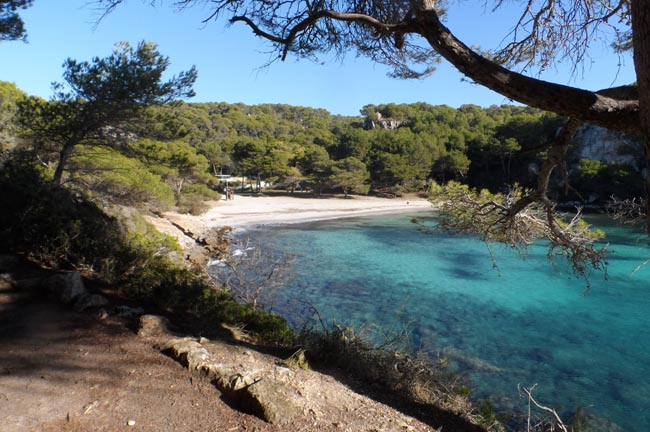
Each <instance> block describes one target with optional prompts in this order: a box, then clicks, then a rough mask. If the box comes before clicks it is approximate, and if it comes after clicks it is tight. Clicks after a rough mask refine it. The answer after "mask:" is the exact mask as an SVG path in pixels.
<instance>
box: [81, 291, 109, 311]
mask: <svg viewBox="0 0 650 432" xmlns="http://www.w3.org/2000/svg"><path fill="white" fill-rule="evenodd" d="M106 305H108V300H107V299H106V297H104V296H101V295H99V294H88V293H84V294H81V295H80V296H79V297H77V298H76V300H75V301H74V305H73V306H72V307H73V309H74V310H75V311H77V312H83V311H85V310H86V309H91V308H100V307H102V306H106Z"/></svg>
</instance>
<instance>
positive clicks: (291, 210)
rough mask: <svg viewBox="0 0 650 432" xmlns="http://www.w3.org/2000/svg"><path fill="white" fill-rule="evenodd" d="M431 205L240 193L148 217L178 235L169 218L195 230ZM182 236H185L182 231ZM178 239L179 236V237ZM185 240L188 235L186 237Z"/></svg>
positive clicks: (418, 200)
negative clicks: (203, 207) (199, 210)
mask: <svg viewBox="0 0 650 432" xmlns="http://www.w3.org/2000/svg"><path fill="white" fill-rule="evenodd" d="M430 209H432V205H431V203H430V202H429V201H427V200H425V199H422V198H417V197H409V198H376V197H359V196H354V197H350V198H344V197H343V196H335V197H324V198H296V197H290V196H275V197H269V196H258V197H253V196H241V195H235V199H234V200H232V201H225V200H221V201H219V202H213V203H212V208H210V210H208V211H207V212H205V213H204V214H202V215H200V216H192V215H186V214H178V213H173V212H168V213H165V214H164V218H165V219H166V220H163V219H159V218H148V220H149V221H150V222H151V223H153V224H154V225H155V226H156V227H157V228H158V229H159V230H160V231H163V232H166V233H168V234H172V235H174V236H176V237H179V234H180V231H178V230H177V229H176V228H174V227H173V226H172V224H171V223H170V222H169V221H173V222H174V223H176V224H178V225H180V226H182V227H184V228H185V229H189V230H190V231H192V232H193V233H194V234H200V233H202V232H205V231H206V230H209V229H213V228H218V227H223V226H231V227H243V226H251V225H269V224H283V223H296V222H306V221H314V220H324V219H336V218H342V217H354V216H368V215H377V214H391V213H403V212H420V211H426V210H430ZM181 237H184V236H182V235H181ZM179 240H181V238H180V237H179ZM183 240H187V237H185V239H183Z"/></svg>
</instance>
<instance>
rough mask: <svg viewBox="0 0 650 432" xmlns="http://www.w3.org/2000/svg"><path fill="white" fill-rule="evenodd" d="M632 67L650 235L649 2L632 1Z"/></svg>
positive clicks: (641, 0)
mask: <svg viewBox="0 0 650 432" xmlns="http://www.w3.org/2000/svg"><path fill="white" fill-rule="evenodd" d="M630 10H631V12H632V34H633V40H632V42H633V45H634V67H635V69H636V77H637V85H638V87H639V117H640V118H639V120H640V125H641V136H642V137H643V142H644V153H645V176H644V179H643V183H644V190H645V212H646V230H647V232H648V234H649V235H650V2H649V1H648V0H632V2H631V6H630Z"/></svg>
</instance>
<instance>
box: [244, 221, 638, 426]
mask: <svg viewBox="0 0 650 432" xmlns="http://www.w3.org/2000/svg"><path fill="white" fill-rule="evenodd" d="M422 215H423V214H420V215H419V216H422ZM425 219H426V220H427V221H428V223H430V224H435V219H434V218H432V217H426V218H425ZM600 222H603V221H602V220H600ZM604 228H605V229H606V231H607V233H608V241H609V242H610V243H611V244H610V247H609V248H610V250H611V256H610V258H609V269H608V275H607V279H606V280H605V278H604V277H603V274H602V273H597V274H593V275H592V276H591V278H590V282H591V289H590V291H589V292H588V293H585V288H586V284H585V282H584V281H583V280H581V279H579V278H576V277H575V276H574V275H573V274H572V272H571V271H570V270H569V269H567V268H566V267H565V266H563V265H562V264H561V263H559V264H558V265H556V266H554V267H553V266H551V265H549V261H548V259H547V257H546V252H547V249H546V248H545V247H544V245H543V244H542V245H539V246H535V247H532V248H531V249H530V251H529V255H528V256H527V257H526V258H524V259H522V258H521V257H520V256H519V255H518V254H517V253H516V252H514V251H512V250H510V249H508V248H505V247H495V249H494V252H495V255H496V261H497V264H498V268H499V271H497V270H495V268H494V267H493V263H492V260H491V258H490V254H489V252H488V249H487V248H486V246H485V244H484V243H483V242H481V241H480V240H477V239H474V238H469V237H464V236H455V235H449V234H444V233H433V234H429V235H426V234H423V233H421V232H419V231H417V230H416V229H415V226H414V225H413V224H412V223H411V222H410V216H405V215H398V216H382V217H375V218H355V219H340V220H335V221H325V222H314V223H306V224H300V225H286V226H272V227H261V228H256V229H250V230H248V231H247V232H246V233H244V234H243V235H244V236H248V237H250V238H252V239H253V241H254V243H255V244H256V245H258V246H259V247H262V248H265V249H267V250H270V249H274V250H277V251H281V252H284V253H287V254H290V255H292V256H294V257H295V261H294V262H293V265H292V268H293V272H294V273H295V278H294V279H293V280H292V281H291V283H290V284H289V286H288V287H287V288H286V289H284V290H282V291H281V292H280V299H279V300H278V301H277V303H276V306H275V309H276V310H278V311H279V312H280V313H282V314H283V315H285V316H287V317H289V319H290V320H292V321H294V322H295V323H298V322H300V320H301V319H302V318H303V316H302V314H303V312H304V310H305V308H303V307H301V305H304V304H306V303H309V304H311V305H313V306H315V307H316V308H317V309H318V311H319V312H320V315H321V317H322V318H323V319H325V320H327V321H329V322H331V321H333V320H335V321H337V322H339V323H344V324H350V325H356V326H363V325H367V324H379V325H382V326H384V327H386V328H396V326H400V325H402V324H404V323H410V325H411V326H412V328H413V330H412V343H413V346H415V347H417V348H420V349H423V350H426V351H428V352H432V353H442V355H443V357H447V358H449V359H451V360H453V361H454V364H455V365H456V367H457V369H458V371H459V372H461V373H463V374H466V375H467V376H468V377H469V379H470V380H471V387H472V390H473V395H474V397H475V398H477V399H480V398H490V399H491V400H492V401H493V403H494V405H495V406H496V407H497V409H499V410H512V409H520V410H521V409H524V408H525V402H524V401H523V400H522V399H520V397H519V394H518V391H517V385H518V384H521V385H522V386H531V385H533V384H535V383H537V384H538V387H537V389H536V393H535V395H536V396H537V398H538V400H541V401H544V402H546V403H548V404H551V405H552V406H554V407H555V408H556V409H557V411H558V412H559V413H561V414H563V415H565V416H570V415H571V414H572V413H573V412H575V410H576V407H578V406H581V407H585V408H586V409H587V410H589V411H590V412H592V413H594V414H596V415H598V416H602V417H606V418H608V419H609V420H611V421H613V422H615V423H616V424H617V425H618V426H620V427H621V428H623V430H635V431H650V264H648V265H647V266H644V267H641V268H640V269H638V270H637V271H636V272H634V270H635V268H636V267H637V266H638V265H640V264H642V263H643V262H644V261H645V260H647V259H648V258H650V249H648V247H647V242H646V240H645V238H644V236H643V235H642V234H640V233H638V232H636V233H635V232H633V231H631V230H628V229H625V228H621V227H616V226H605V227H604Z"/></svg>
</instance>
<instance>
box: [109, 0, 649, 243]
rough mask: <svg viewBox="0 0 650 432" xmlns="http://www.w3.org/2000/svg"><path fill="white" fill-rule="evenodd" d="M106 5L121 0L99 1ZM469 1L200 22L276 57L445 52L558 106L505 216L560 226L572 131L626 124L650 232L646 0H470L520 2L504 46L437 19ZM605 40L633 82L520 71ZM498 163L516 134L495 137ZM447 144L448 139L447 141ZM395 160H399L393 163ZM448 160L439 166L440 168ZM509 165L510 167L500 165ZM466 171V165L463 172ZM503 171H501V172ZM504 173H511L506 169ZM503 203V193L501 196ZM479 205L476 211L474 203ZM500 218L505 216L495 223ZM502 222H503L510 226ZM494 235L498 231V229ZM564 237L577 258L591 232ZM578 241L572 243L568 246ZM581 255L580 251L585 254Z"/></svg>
mask: <svg viewBox="0 0 650 432" xmlns="http://www.w3.org/2000/svg"><path fill="white" fill-rule="evenodd" d="M98 1H99V3H100V4H102V5H103V6H104V7H105V8H106V9H107V11H110V10H111V9H113V8H115V7H117V6H118V5H119V4H121V3H123V2H124V0H98ZM204 3H205V2H203V1H198V0H178V1H176V2H175V4H176V5H177V6H179V7H181V8H184V7H189V6H193V5H199V4H200V5H203V4H204ZM469 3H470V2H463V3H462V4H461V3H458V4H455V2H452V1H444V0H440V1H438V0H385V1H374V0H373V1H370V0H344V1H341V0H319V1H310V0H287V1H282V2H269V1H265V0H214V1H212V2H210V3H209V4H210V7H211V12H210V14H209V15H208V16H207V17H206V21H210V20H212V19H219V18H221V17H223V18H225V19H227V20H228V21H229V22H230V23H231V24H234V23H243V24H244V25H246V26H248V27H249V28H250V29H251V30H252V32H253V33H254V34H255V35H256V36H259V37H261V38H263V39H265V40H267V41H268V42H270V43H271V44H272V46H273V47H274V49H275V50H276V52H277V58H278V59H281V60H284V59H286V58H287V57H288V56H289V55H295V56H297V57H299V58H310V59H317V58H318V57H319V56H321V55H323V54H326V53H332V52H333V53H335V54H336V55H337V56H343V55H345V54H346V53H348V52H353V53H356V54H357V55H361V56H365V57H368V58H370V59H371V60H373V61H376V62H378V63H382V64H385V65H388V66H389V67H391V70H392V72H391V74H392V75H393V76H395V77H402V78H413V77H424V76H427V75H429V74H430V73H432V72H433V71H434V70H435V65H436V63H437V62H438V61H441V59H444V60H446V61H448V62H449V63H451V64H452V65H453V66H454V67H456V68H457V69H458V70H459V71H460V72H461V73H462V74H464V75H465V76H466V77H467V78H469V79H470V80H472V81H474V82H476V83H477V84H480V85H482V86H484V87H487V88H489V89H491V90H493V91H495V92H497V93H499V94H501V95H503V96H505V97H507V98H510V99H512V100H515V101H518V102H520V103H523V104H525V105H528V106H531V107H535V108H539V109H542V110H546V111H550V112H554V113H556V114H559V115H561V116H565V117H566V118H567V120H566V123H565V125H564V131H563V133H561V134H558V137H557V139H556V140H554V141H552V142H549V143H547V149H548V157H547V159H546V162H545V164H544V166H543V168H542V169H541V171H540V174H539V178H538V181H537V185H536V187H534V188H532V189H530V190H526V191H523V192H521V193H518V194H515V196H517V197H518V198H517V199H513V200H511V201H510V202H509V203H506V202H505V201H504V202H502V203H501V204H500V206H501V207H495V208H494V211H497V212H499V213H500V216H499V218H500V219H502V222H503V221H510V222H514V218H515V217H516V216H517V215H518V214H519V213H520V212H522V211H524V210H526V209H530V208H531V206H533V205H534V204H539V205H541V206H542V207H543V208H545V209H546V210H545V212H546V214H547V215H548V217H547V218H546V222H545V223H547V224H548V226H549V228H550V229H551V230H552V231H554V232H555V233H554V236H553V238H550V239H549V240H551V241H552V242H553V241H554V238H558V236H560V234H561V232H560V231H561V229H560V228H559V226H560V225H559V221H558V220H557V218H556V216H555V212H554V211H553V209H554V202H553V201H552V200H551V199H550V198H549V193H548V186H549V179H550V175H551V173H552V172H553V171H554V170H556V168H557V167H558V166H559V165H561V164H562V163H563V161H564V157H565V156H566V155H567V152H568V147H569V145H570V143H571V138H572V136H573V134H574V133H575V132H576V131H577V130H578V129H579V126H580V124H581V123H582V122H588V123H591V124H594V125H599V126H603V127H607V128H610V129H614V130H618V131H624V132H631V133H635V134H638V135H640V136H641V137H642V139H643V142H644V146H643V148H644V157H645V167H646V169H645V175H640V176H639V183H641V184H643V186H644V191H645V192H644V193H645V204H644V206H645V213H646V223H647V227H646V228H647V231H648V233H649V234H650V217H647V216H648V215H650V199H648V198H649V197H650V2H647V1H644V0H598V1H595V0H584V1H578V2H575V1H569V0H521V1H518V2H514V3H513V2H505V1H503V0H492V1H489V0H488V1H483V0H481V1H480V2H479V1H476V2H475V3H476V4H477V6H478V5H479V4H480V6H481V7H486V9H487V6H491V7H492V8H494V9H498V8H500V7H503V6H504V5H505V4H506V3H507V4H509V5H510V4H513V5H514V6H518V7H520V14H519V17H518V19H516V21H515V22H514V23H510V28H511V32H510V42H509V43H506V44H505V45H504V46H502V47H501V48H500V49H496V50H493V51H486V52H483V51H480V50H479V49H473V48H470V45H469V44H467V43H465V42H463V41H462V40H460V39H459V38H458V37H457V36H456V35H455V34H454V32H453V31H452V30H451V29H449V28H448V27H446V26H445V25H444V24H443V21H442V17H443V15H444V11H445V9H444V8H445V7H461V6H462V7H470V6H469ZM603 41H605V42H607V43H608V44H609V45H610V46H611V47H612V49H614V50H632V52H633V55H634V67H635V71H636V77H637V82H636V83H635V84H633V85H627V86H621V87H616V88H609V89H602V90H597V89H589V90H587V89H581V88H576V87H572V86H567V85H562V84H557V83H552V82H548V81H544V80H541V79H538V78H535V77H534V76H531V75H526V74H524V73H521V72H520V71H523V70H526V68H527V67H528V70H530V69H531V68H530V66H536V67H538V68H541V69H544V68H548V67H551V66H553V65H554V64H555V63H557V62H560V61H564V60H568V61H569V62H572V63H573V64H574V65H578V64H580V62H582V61H583V60H585V59H586V58H588V53H589V49H590V47H591V46H592V45H593V44H594V43H602V42H603ZM494 144H496V149H497V151H498V152H500V153H501V155H502V158H503V166H504V168H505V167H506V165H507V164H506V158H507V157H508V155H509V154H510V153H511V151H512V150H514V149H516V148H517V147H518V145H519V144H518V143H515V142H514V141H503V140H501V141H499V142H497V143H494ZM452 147H453V146H452ZM459 151H462V150H461V149H456V148H451V149H449V150H448V153H447V161H448V162H449V163H448V164H445V165H446V166H447V167H449V166H454V165H456V166H462V160H460V159H459V158H458V155H459ZM390 163H391V164H393V165H394V164H395V161H390ZM445 165H442V166H443V167H445ZM506 171H507V169H506ZM459 173H460V174H462V171H459ZM506 174H507V172H506ZM507 176H508V175H507ZM501 199H502V201H503V200H504V199H505V198H503V197H501ZM480 209H481V206H480V205H479V206H478V207H477V208H475V209H474V211H480ZM500 225H502V226H503V224H500ZM506 225H507V224H506ZM497 237H498V236H497ZM569 237H570V238H571V240H570V241H564V240H562V241H561V243H562V244H563V245H565V246H567V247H568V249H565V251H566V252H567V254H568V255H570V256H573V255H574V254H575V253H577V249H580V248H582V245H583V244H592V243H593V242H592V241H591V240H590V239H589V238H587V237H584V238H574V237H573V236H569ZM572 245H573V246H575V248H577V249H572V248H571V246H572ZM579 255H584V254H583V253H582V252H580V253H579Z"/></svg>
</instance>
